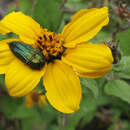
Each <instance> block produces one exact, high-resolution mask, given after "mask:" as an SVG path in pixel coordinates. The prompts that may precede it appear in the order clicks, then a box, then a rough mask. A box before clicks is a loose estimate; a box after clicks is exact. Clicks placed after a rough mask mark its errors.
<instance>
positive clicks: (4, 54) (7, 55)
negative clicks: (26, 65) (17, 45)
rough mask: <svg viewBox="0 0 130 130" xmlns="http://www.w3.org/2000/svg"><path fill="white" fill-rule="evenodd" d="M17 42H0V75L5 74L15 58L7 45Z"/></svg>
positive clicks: (9, 40)
mask: <svg viewBox="0 0 130 130" xmlns="http://www.w3.org/2000/svg"><path fill="white" fill-rule="evenodd" d="M18 40H19V39H8V40H3V41H0V74H4V73H6V71H7V69H8V66H9V65H10V64H11V62H12V61H13V59H14V58H15V56H14V55H13V54H12V52H11V51H10V48H9V46H8V44H7V43H8V42H12V41H18Z"/></svg>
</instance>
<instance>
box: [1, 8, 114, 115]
mask: <svg viewBox="0 0 130 130" xmlns="http://www.w3.org/2000/svg"><path fill="white" fill-rule="evenodd" d="M108 22H109V17H108V9H107V7H103V8H101V9H96V8H93V9H83V10H81V11H79V12H77V13H76V14H75V15H74V16H73V17H72V21H71V22H70V23H69V24H67V25H66V26H65V27H64V28H63V31H62V33H61V34H56V33H54V32H49V31H48V30H47V29H44V28H42V27H41V26H40V25H39V24H38V23H37V22H35V21H34V20H33V19H32V18H31V17H29V16H26V15H24V14H23V13H22V12H12V13H10V14H8V15H7V16H5V17H4V18H3V19H2V20H1V21H0V33H2V34H7V33H9V32H13V33H15V34H17V35H18V36H19V39H8V40H4V41H1V43H0V74H3V73H5V83H6V86H7V88H8V91H9V94H10V95H11V96H14V97H21V96H24V95H27V94H28V93H30V92H31V91H32V90H33V89H34V88H35V86H36V85H37V84H38V82H39V81H40V79H41V77H42V76H43V84H44V86H45V89H46V97H47V99H48V101H49V102H50V104H51V105H52V106H53V107H54V108H55V109H57V110H59V111H60V112H63V113H73V112H75V111H77V110H78V109H79V104H80V101H81V97H82V96H81V93H82V92H81V85H80V80H79V77H78V75H79V76H83V77H89V78H97V77H100V76H103V75H105V74H106V73H107V72H108V71H109V70H110V69H111V68H112V63H113V57H112V52H111V50H110V48H109V47H107V46H106V45H105V44H103V43H101V44H93V43H90V42H87V41H88V40H90V39H91V38H92V37H94V36H95V35H96V34H97V33H98V32H99V31H100V30H101V29H102V27H103V26H105V25H107V24H108ZM13 41H20V42H23V43H26V44H28V45H31V46H33V48H37V49H39V51H40V52H41V53H42V55H44V57H45V64H44V65H43V66H42V67H41V68H40V67H39V69H36V68H31V67H30V66H29V64H27V63H24V62H23V61H21V59H20V58H19V57H18V56H16V55H15V54H14V53H13V52H12V50H11V49H10V45H11V44H12V42H13ZM75 71H76V73H75ZM77 74H78V75H77Z"/></svg>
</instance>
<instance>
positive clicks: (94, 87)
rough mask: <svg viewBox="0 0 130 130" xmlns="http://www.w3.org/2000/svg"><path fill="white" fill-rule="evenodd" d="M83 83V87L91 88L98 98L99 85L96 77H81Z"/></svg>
mask: <svg viewBox="0 0 130 130" xmlns="http://www.w3.org/2000/svg"><path fill="white" fill-rule="evenodd" d="M81 84H82V86H83V87H87V88H89V89H90V90H91V91H92V92H93V94H94V96H95V97H96V98H97V97H98V85H97V82H96V81H95V80H94V79H86V78H81Z"/></svg>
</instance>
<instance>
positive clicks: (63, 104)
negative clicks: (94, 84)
mask: <svg viewBox="0 0 130 130" xmlns="http://www.w3.org/2000/svg"><path fill="white" fill-rule="evenodd" d="M43 79H44V85H45V88H46V91H47V92H46V96H47V99H48V100H49V102H50V104H51V105H52V106H53V107H54V108H55V109H57V110H59V111H60V112H63V113H73V112H75V111H77V110H78V109H79V104H80V100H81V86H80V80H79V78H78V77H77V76H76V74H75V73H74V71H73V70H72V68H71V67H69V66H68V65H66V64H64V63H62V62H61V61H59V60H56V61H54V62H53V63H49V64H48V67H47V71H46V73H45V76H44V78H43Z"/></svg>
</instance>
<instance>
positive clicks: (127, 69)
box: [113, 56, 130, 79]
mask: <svg viewBox="0 0 130 130" xmlns="http://www.w3.org/2000/svg"><path fill="white" fill-rule="evenodd" d="M113 71H114V73H115V75H118V76H119V77H120V78H125V79H130V56H124V57H122V59H121V61H120V63H119V64H117V65H115V66H114V68H113Z"/></svg>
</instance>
